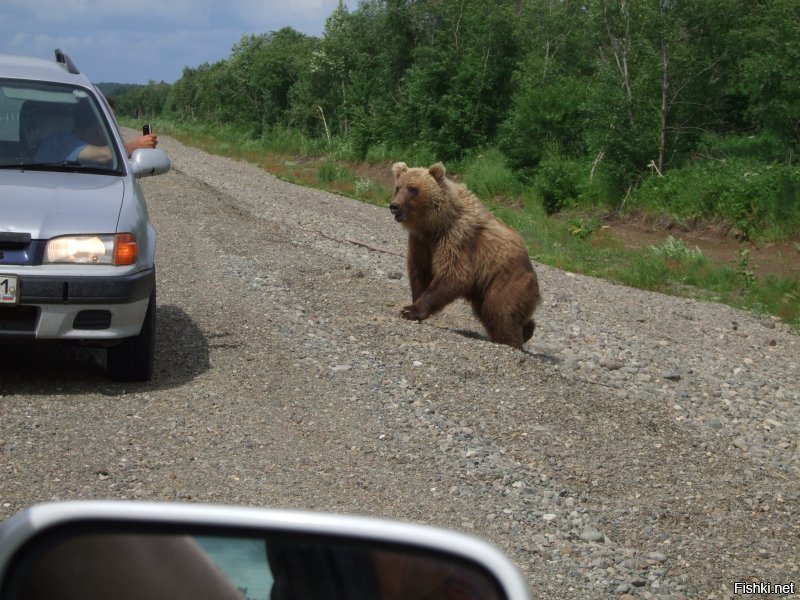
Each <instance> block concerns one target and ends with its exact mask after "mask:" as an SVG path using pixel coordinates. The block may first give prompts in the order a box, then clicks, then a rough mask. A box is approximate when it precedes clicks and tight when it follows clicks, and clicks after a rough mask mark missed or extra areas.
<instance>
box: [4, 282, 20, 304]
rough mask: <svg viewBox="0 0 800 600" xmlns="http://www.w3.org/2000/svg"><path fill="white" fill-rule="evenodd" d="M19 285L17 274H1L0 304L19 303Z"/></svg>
mask: <svg viewBox="0 0 800 600" xmlns="http://www.w3.org/2000/svg"><path fill="white" fill-rule="evenodd" d="M18 302H19V286H18V285H17V276H16V275H0V304H17V303H18Z"/></svg>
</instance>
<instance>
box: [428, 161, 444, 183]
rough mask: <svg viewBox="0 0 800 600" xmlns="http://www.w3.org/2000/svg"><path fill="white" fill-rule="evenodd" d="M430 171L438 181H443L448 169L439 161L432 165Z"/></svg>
mask: <svg viewBox="0 0 800 600" xmlns="http://www.w3.org/2000/svg"><path fill="white" fill-rule="evenodd" d="M428 173H430V174H431V176H432V177H433V178H434V179H435V180H436V181H437V183H441V182H442V179H444V175H445V173H446V171H445V169H444V165H443V164H442V163H440V162H438V163H436V164H435V165H431V167H430V168H429V169H428Z"/></svg>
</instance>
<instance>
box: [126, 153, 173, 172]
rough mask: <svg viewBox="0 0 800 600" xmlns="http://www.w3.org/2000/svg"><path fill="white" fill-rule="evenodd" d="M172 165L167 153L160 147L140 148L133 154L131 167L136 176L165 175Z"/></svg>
mask: <svg viewBox="0 0 800 600" xmlns="http://www.w3.org/2000/svg"><path fill="white" fill-rule="evenodd" d="M171 166H172V165H171V163H170V160H169V157H168V156H167V153H166V152H164V151H163V150H161V149H159V148H139V149H138V150H134V151H133V154H132V155H131V168H132V170H133V174H134V175H135V176H136V177H150V176H152V175H163V174H164V173H166V172H167V171H169V169H170V167H171Z"/></svg>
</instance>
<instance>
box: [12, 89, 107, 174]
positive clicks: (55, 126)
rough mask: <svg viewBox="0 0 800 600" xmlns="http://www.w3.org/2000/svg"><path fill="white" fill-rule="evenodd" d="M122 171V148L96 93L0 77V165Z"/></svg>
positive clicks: (47, 168) (48, 168)
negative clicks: (120, 149)
mask: <svg viewBox="0 0 800 600" xmlns="http://www.w3.org/2000/svg"><path fill="white" fill-rule="evenodd" d="M19 168H24V169H34V170H66V171H91V172H119V171H120V168H121V159H120V153H119V149H118V148H117V145H116V144H115V142H114V137H113V136H112V135H111V130H110V127H109V123H108V121H107V119H105V118H104V117H103V114H102V112H101V110H100V107H99V105H98V101H97V98H96V97H95V95H94V93H93V92H91V91H90V90H87V89H86V88H82V87H76V86H71V85H64V84H57V83H42V82H29V81H24V82H23V81H19V80H8V79H0V169H19Z"/></svg>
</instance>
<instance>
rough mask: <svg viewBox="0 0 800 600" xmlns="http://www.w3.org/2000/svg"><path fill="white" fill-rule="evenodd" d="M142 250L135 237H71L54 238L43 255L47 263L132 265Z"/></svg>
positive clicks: (126, 235) (129, 235)
mask: <svg viewBox="0 0 800 600" xmlns="http://www.w3.org/2000/svg"><path fill="white" fill-rule="evenodd" d="M138 254H139V247H138V245H137V243H136V237H135V236H134V235H133V234H132V233H118V234H116V235H69V236H63V237H57V238H53V239H52V240H50V241H48V242H47V246H46V248H45V251H44V262H45V263H71V264H82V265H132V264H134V263H135V262H136V257H137V255H138Z"/></svg>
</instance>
